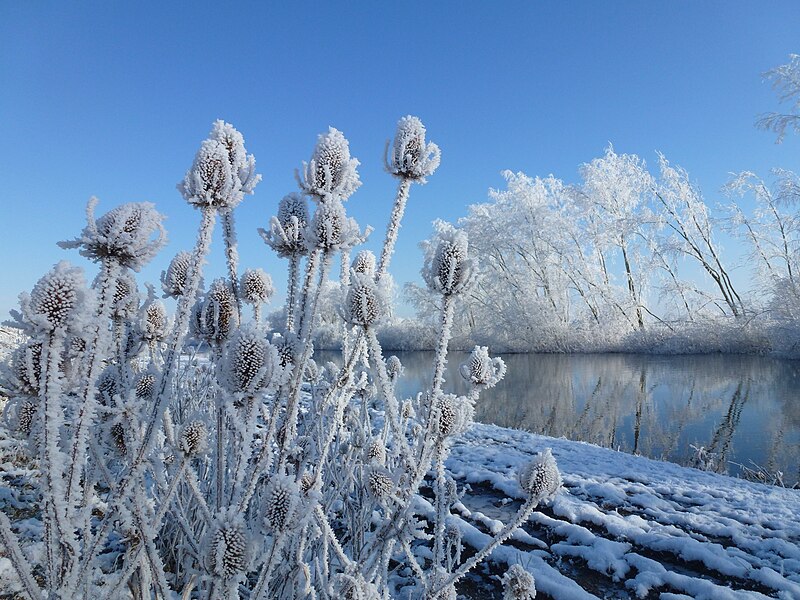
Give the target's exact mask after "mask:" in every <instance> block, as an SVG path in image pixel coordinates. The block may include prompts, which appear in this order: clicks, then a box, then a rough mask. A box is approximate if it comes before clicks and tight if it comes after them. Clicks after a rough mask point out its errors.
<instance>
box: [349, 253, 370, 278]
mask: <svg viewBox="0 0 800 600" xmlns="http://www.w3.org/2000/svg"><path fill="white" fill-rule="evenodd" d="M350 266H351V268H352V270H353V271H354V272H356V273H365V274H367V275H374V274H375V255H374V254H373V253H372V252H371V251H369V250H361V251H359V253H358V254H356V257H355V258H354V259H353V262H352V264H351V265H350Z"/></svg>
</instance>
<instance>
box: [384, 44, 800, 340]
mask: <svg viewBox="0 0 800 600" xmlns="http://www.w3.org/2000/svg"><path fill="white" fill-rule="evenodd" d="M799 72H800V59H798V57H797V56H793V57H792V59H791V62H790V63H789V64H788V65H785V66H783V67H779V68H778V69H776V70H774V71H772V72H770V73H769V75H770V76H772V77H774V78H775V79H776V87H777V88H778V89H779V90H781V92H782V97H783V98H785V99H790V100H793V101H794V102H795V104H794V106H793V109H794V110H793V112H792V113H791V114H788V115H780V114H775V115H771V116H769V115H768V116H767V117H764V118H763V119H762V120H761V122H760V123H761V125H762V126H769V127H771V128H773V129H774V130H775V131H776V132H777V133H778V134H779V135H781V136H782V135H783V133H784V132H785V131H786V129H788V128H792V127H796V124H797V120H798V118H799V117H798V115H797V112H798V101H799V100H798V99H800V77H798V73H799ZM579 173H580V181H579V182H577V183H574V184H570V183H567V182H565V181H563V180H561V179H558V178H556V177H554V176H552V175H551V176H549V177H530V176H528V175H526V174H524V173H512V172H510V171H507V172H505V173H504V176H505V178H506V182H507V185H506V188H505V189H503V190H491V191H490V194H489V196H490V197H489V202H486V203H482V204H476V205H473V206H470V207H469V212H468V215H467V216H466V217H464V218H463V219H461V221H460V222H459V229H460V230H461V231H464V232H465V233H466V234H467V235H469V237H470V242H471V248H472V252H473V254H474V257H475V269H476V285H475V286H474V287H473V288H472V289H471V291H470V292H469V293H468V294H466V295H465V305H466V312H467V315H468V319H467V321H466V322H465V323H464V327H463V328H462V329H460V330H459V332H458V335H457V336H456V338H457V340H458V343H459V344H460V345H462V346H464V345H466V344H468V343H473V342H478V343H491V344H492V345H493V348H495V349H501V348H502V349H504V350H512V351H514V350H516V351H526V350H534V351H536V350H542V351H569V350H578V351H587V350H588V351H593V350H615V349H622V350H634V351H636V350H640V351H642V350H644V351H666V352H696V351H744V352H748V351H767V350H775V351H778V352H787V353H797V352H798V350H800V345H799V343H800V320H799V319H800V288H798V283H800V282H799V281H798V277H799V276H800V264H798V263H799V262H800V254H798V252H799V251H800V178H798V176H797V174H795V173H793V172H791V171H787V170H775V171H774V172H773V173H772V174H771V176H770V177H769V178H767V179H766V180H764V179H761V178H760V177H759V176H757V175H756V174H754V173H750V172H743V173H738V174H733V175H732V176H731V179H730V182H729V183H728V184H727V185H726V186H725V188H724V189H723V190H722V196H721V197H720V199H719V201H717V202H711V201H709V200H707V199H706V198H705V197H704V195H703V193H702V191H701V190H700V189H699V187H698V186H697V185H696V183H695V182H694V181H693V180H692V178H691V176H690V174H689V173H688V172H687V171H686V170H684V169H683V168H681V167H679V166H676V165H674V164H672V163H671V162H670V161H669V160H668V159H667V157H665V156H664V155H662V154H659V155H658V156H657V157H656V160H655V164H654V165H647V164H646V163H645V160H644V159H643V158H641V157H639V156H636V155H631V154H620V153H618V152H617V151H616V150H615V149H614V148H613V147H612V146H609V147H608V148H607V149H606V151H605V153H604V154H603V156H601V157H599V158H596V159H594V160H592V161H590V162H588V163H586V164H584V165H581V167H580V169H579ZM743 207H748V208H743ZM750 207H754V208H752V209H751V208H750ZM407 294H408V298H409V300H410V301H411V302H412V304H414V305H415V306H416V308H417V310H418V313H419V316H420V317H421V318H422V320H425V319H426V318H428V317H429V316H430V314H431V312H430V311H431V309H432V308H434V307H435V303H434V302H431V297H430V294H429V293H428V292H427V291H426V290H424V289H421V288H419V287H416V286H410V287H409V288H407ZM409 337H413V336H409ZM406 344H407V345H410V346H414V345H424V343H419V344H415V342H414V341H413V340H410V341H407V342H406ZM398 345H401V344H398Z"/></svg>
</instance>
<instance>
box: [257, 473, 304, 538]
mask: <svg viewBox="0 0 800 600" xmlns="http://www.w3.org/2000/svg"><path fill="white" fill-rule="evenodd" d="M299 508H300V488H299V487H298V486H297V483H296V482H295V480H294V478H293V477H289V476H286V475H273V476H272V478H271V479H270V480H269V483H267V486H266V489H265V490H264V526H265V527H266V528H267V530H268V531H270V532H271V533H281V532H285V531H287V530H289V529H294V528H295V526H296V525H298V524H299V522H300V514H299Z"/></svg>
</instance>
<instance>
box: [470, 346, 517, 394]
mask: <svg viewBox="0 0 800 600" xmlns="http://www.w3.org/2000/svg"><path fill="white" fill-rule="evenodd" d="M460 372H461V376H462V377H463V378H464V379H466V380H467V382H469V383H470V384H471V385H473V386H475V387H476V388H479V389H485V388H492V387H494V386H495V385H497V383H498V382H499V381H500V380H501V379H502V378H503V377H504V376H505V374H506V364H505V362H503V359H502V358H499V357H495V358H492V357H491V356H489V348H488V347H486V346H475V348H473V349H472V353H471V354H470V356H469V360H468V361H467V362H466V363H464V364H463V365H461V369H460Z"/></svg>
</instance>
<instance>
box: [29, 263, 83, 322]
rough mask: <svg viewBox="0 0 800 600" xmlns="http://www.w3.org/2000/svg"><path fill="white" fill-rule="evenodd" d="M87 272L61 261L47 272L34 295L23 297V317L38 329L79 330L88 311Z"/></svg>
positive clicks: (34, 290) (38, 283)
mask: <svg viewBox="0 0 800 600" xmlns="http://www.w3.org/2000/svg"><path fill="white" fill-rule="evenodd" d="M87 301H88V291H87V289H86V282H85V280H84V278H83V270H82V269H80V268H78V267H73V266H72V265H71V264H69V263H68V262H66V261H61V262H59V263H58V264H57V265H55V266H54V267H53V268H52V269H51V270H50V271H49V272H48V273H46V274H45V275H44V276H43V277H42V278H41V279H40V280H39V281H37V282H36V285H34V286H33V290H32V291H31V293H30V295H28V294H25V293H23V294H20V305H21V308H22V314H23V315H24V316H25V318H26V319H27V321H28V324H30V325H31V326H33V328H34V329H39V330H43V331H53V330H56V329H62V330H72V329H74V330H76V331H79V330H80V328H81V326H82V319H83V316H84V315H85V314H86V312H87V310H86V309H87Z"/></svg>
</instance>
